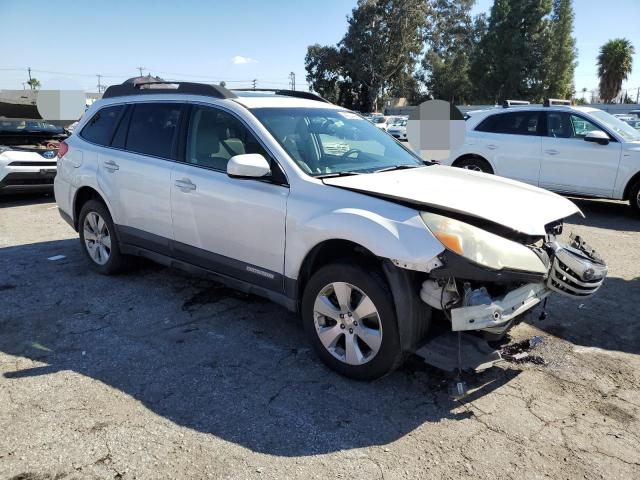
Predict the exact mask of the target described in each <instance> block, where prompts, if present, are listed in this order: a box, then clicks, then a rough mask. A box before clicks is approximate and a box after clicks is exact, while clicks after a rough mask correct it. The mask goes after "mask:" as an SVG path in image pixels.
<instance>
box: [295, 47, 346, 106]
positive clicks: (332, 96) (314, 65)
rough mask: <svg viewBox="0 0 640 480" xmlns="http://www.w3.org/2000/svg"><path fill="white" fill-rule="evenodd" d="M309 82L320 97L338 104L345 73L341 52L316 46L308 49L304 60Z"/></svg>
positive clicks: (333, 48)
mask: <svg viewBox="0 0 640 480" xmlns="http://www.w3.org/2000/svg"><path fill="white" fill-rule="evenodd" d="M304 64H305V70H306V71H307V82H308V83H309V85H311V88H312V89H313V91H314V92H316V93H317V94H318V95H320V96H322V97H324V98H326V99H327V100H329V101H330V102H332V103H337V102H338V100H339V96H340V89H341V88H342V86H341V84H342V83H344V76H343V74H344V72H343V70H344V69H343V65H342V60H341V55H340V51H339V50H338V49H337V48H336V47H334V46H326V47H323V46H321V45H318V44H315V45H310V46H309V47H307V55H306V56H305V59H304Z"/></svg>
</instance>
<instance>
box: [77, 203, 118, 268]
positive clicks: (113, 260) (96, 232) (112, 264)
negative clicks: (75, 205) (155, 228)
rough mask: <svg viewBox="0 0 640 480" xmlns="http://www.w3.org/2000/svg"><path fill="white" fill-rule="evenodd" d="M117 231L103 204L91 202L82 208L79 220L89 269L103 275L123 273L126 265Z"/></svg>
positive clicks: (79, 229)
mask: <svg viewBox="0 0 640 480" xmlns="http://www.w3.org/2000/svg"><path fill="white" fill-rule="evenodd" d="M115 231H116V230H115V226H114V224H113V220H112V219H111V214H110V213H109V210H108V209H107V207H106V206H105V205H104V204H103V203H102V202H99V201H97V200H89V201H88V202H86V203H85V204H84V205H83V206H82V209H81V210H80V216H79V219H78V232H79V233H80V244H81V246H82V251H83V252H84V255H85V257H86V258H87V260H88V261H89V267H90V268H91V269H92V270H94V271H95V272H98V273H100V274H102V275H112V274H114V273H118V272H121V271H123V270H124V268H125V265H126V259H125V256H124V255H123V254H122V253H121V252H120V247H119V246H118V240H117V238H116V235H115Z"/></svg>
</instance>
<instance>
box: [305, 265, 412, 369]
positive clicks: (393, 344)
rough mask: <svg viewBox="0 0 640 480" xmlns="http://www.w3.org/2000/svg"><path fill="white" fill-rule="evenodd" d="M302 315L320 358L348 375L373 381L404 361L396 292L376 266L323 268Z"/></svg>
mask: <svg viewBox="0 0 640 480" xmlns="http://www.w3.org/2000/svg"><path fill="white" fill-rule="evenodd" d="M302 320H303V323H304V328H305V331H306V332H307V335H308V337H309V339H310V341H311V344H312V345H313V347H314V349H315V351H316V353H317V354H318V356H319V357H320V359H321V360H322V361H323V362H324V363H325V364H326V365H327V366H328V367H329V368H331V369H332V370H335V371H336V372H338V373H340V374H342V375H344V376H346V377H350V378H354V379H357V380H373V379H375V378H379V377H382V376H384V375H386V374H388V373H390V372H392V371H393V370H395V369H396V368H398V366H400V364H401V363H402V359H403V354H402V350H401V346H400V336H399V332H398V322H397V319H396V313H395V306H394V303H393V297H392V295H391V292H390V291H389V288H388V286H387V284H386V282H385V281H384V279H383V277H382V275H381V274H380V273H378V272H377V271H376V270H375V269H370V268H365V267H364V266H360V265H357V264H354V263H351V262H348V261H345V262H344V263H335V264H331V265H328V266H326V267H323V268H321V269H320V270H318V271H317V272H316V273H315V274H314V275H313V276H312V277H311V279H310V280H309V283H308V284H307V286H306V288H305V290H304V294H303V297H302Z"/></svg>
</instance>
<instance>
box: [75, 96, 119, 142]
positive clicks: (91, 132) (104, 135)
mask: <svg viewBox="0 0 640 480" xmlns="http://www.w3.org/2000/svg"><path fill="white" fill-rule="evenodd" d="M123 108H124V105H112V106H110V107H104V108H101V109H100V110H98V112H97V113H96V114H95V115H94V116H93V117H91V120H89V122H88V123H87V124H86V125H85V126H84V128H83V129H82V132H80V136H81V137H82V138H84V139H85V140H87V141H89V142H92V143H97V144H98V145H104V146H107V145H109V144H110V143H111V137H112V136H113V131H114V129H115V128H116V125H117V123H118V119H119V118H120V113H121V112H122V109H123Z"/></svg>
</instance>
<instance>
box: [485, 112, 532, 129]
mask: <svg viewBox="0 0 640 480" xmlns="http://www.w3.org/2000/svg"><path fill="white" fill-rule="evenodd" d="M539 119H540V114H539V112H537V111H528V112H527V111H518V112H509V113H498V114H495V115H491V116H489V117H487V118H485V119H484V120H483V121H482V122H480V124H479V125H478V126H477V127H476V128H475V129H476V131H478V132H488V133H505V134H511V135H538V122H539Z"/></svg>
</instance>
